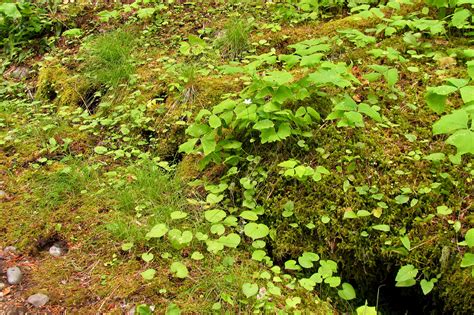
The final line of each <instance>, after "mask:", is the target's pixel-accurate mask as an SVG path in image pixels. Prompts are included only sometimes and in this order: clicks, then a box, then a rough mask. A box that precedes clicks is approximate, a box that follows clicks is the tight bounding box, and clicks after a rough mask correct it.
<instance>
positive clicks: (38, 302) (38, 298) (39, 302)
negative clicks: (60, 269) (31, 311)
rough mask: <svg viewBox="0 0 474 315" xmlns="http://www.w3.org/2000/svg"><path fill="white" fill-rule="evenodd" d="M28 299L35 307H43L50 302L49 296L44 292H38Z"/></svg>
mask: <svg viewBox="0 0 474 315" xmlns="http://www.w3.org/2000/svg"><path fill="white" fill-rule="evenodd" d="M26 301H27V302H28V303H30V304H31V305H33V306H35V307H41V306H44V305H45V304H46V303H48V301H49V297H48V296H47V295H45V294H42V293H36V294H33V295H31V296H30V297H29V298H28V300H26Z"/></svg>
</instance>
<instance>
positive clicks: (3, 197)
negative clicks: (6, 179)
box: [0, 190, 7, 200]
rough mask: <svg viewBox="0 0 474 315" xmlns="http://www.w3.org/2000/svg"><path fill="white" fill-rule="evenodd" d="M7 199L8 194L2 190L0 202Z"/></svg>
mask: <svg viewBox="0 0 474 315" xmlns="http://www.w3.org/2000/svg"><path fill="white" fill-rule="evenodd" d="M2 199H7V193H6V192H4V191H3V190H0V200H2Z"/></svg>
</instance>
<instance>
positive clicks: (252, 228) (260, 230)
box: [244, 222, 270, 240]
mask: <svg viewBox="0 0 474 315" xmlns="http://www.w3.org/2000/svg"><path fill="white" fill-rule="evenodd" d="M269 232H270V230H269V229H268V227H267V226H266V225H265V224H258V223H253V222H252V223H248V224H246V225H245V227H244V233H245V235H247V236H248V237H251V238H252V239H254V240H256V239H259V238H263V237H265V236H267V235H268V233H269Z"/></svg>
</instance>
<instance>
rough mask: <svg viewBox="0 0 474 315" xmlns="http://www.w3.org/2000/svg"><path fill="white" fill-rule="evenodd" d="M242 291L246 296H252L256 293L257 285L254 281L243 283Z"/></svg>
mask: <svg viewBox="0 0 474 315" xmlns="http://www.w3.org/2000/svg"><path fill="white" fill-rule="evenodd" d="M242 292H243V293H244V295H245V296H246V297H247V298H249V297H252V296H254V295H256V294H257V293H258V285H257V284H256V283H244V284H243V285H242Z"/></svg>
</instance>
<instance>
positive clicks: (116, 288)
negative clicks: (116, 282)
mask: <svg viewBox="0 0 474 315" xmlns="http://www.w3.org/2000/svg"><path fill="white" fill-rule="evenodd" d="M119 287H120V286H116V287H115V289H113V290H112V292H111V293H110V294H109V296H107V297H106V298H105V299H104V301H103V302H102V304H101V305H100V307H99V309H98V310H97V312H98V313H100V310H101V309H102V307H104V304H105V302H107V300H108V299H110V297H111V296H112V295H113V294H114V293H115V291H117V290H118V288H119Z"/></svg>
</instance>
